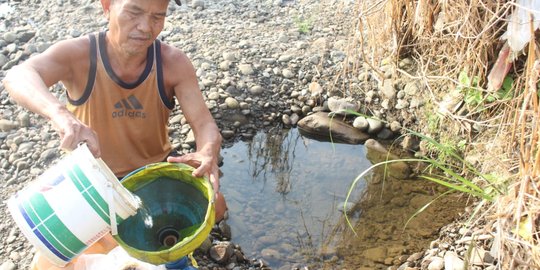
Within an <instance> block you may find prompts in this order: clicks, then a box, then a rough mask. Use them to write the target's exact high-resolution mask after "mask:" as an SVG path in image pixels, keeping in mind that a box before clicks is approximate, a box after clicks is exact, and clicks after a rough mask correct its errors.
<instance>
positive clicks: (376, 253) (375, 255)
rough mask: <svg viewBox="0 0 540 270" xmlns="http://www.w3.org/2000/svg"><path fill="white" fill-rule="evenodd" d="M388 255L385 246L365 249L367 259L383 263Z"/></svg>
mask: <svg viewBox="0 0 540 270" xmlns="http://www.w3.org/2000/svg"><path fill="white" fill-rule="evenodd" d="M386 256H387V249H386V248H385V247H375V248H370V249H367V250H365V251H364V257H365V258H366V259H367V260H371V261H374V262H379V263H382V262H384V259H385V258H386Z"/></svg>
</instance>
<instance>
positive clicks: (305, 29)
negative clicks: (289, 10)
mask: <svg viewBox="0 0 540 270" xmlns="http://www.w3.org/2000/svg"><path fill="white" fill-rule="evenodd" d="M294 23H295V24H296V27H297V28H298V31H299V32H300V33H302V34H307V33H309V32H310V31H311V29H312V28H313V21H312V19H311V18H307V19H306V18H304V17H298V16H296V17H294Z"/></svg>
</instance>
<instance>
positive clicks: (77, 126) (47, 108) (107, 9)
mask: <svg viewBox="0 0 540 270" xmlns="http://www.w3.org/2000/svg"><path fill="white" fill-rule="evenodd" d="M100 1H101V5H102V7H103V11H104V13H105V16H106V17H107V19H108V21H109V23H108V29H107V30H106V31H103V32H100V33H96V34H90V35H88V36H84V37H79V38H74V39H69V40H63V41H60V42H58V43H56V44H54V45H53V46H51V47H50V48H49V49H48V50H47V51H45V52H44V53H42V54H40V55H37V56H35V57H32V58H30V59H29V60H28V61H26V62H24V63H22V64H21V65H19V66H16V67H14V68H13V69H11V70H10V71H9V72H8V73H7V75H6V78H5V80H4V84H5V87H6V89H7V90H8V91H9V94H10V96H11V97H12V98H13V99H14V100H15V101H16V102H17V103H18V104H20V105H21V106H23V107H25V108H27V109H29V110H31V111H33V112H36V113H38V114H40V115H42V116H44V117H46V118H47V119H49V120H50V122H51V123H52V125H53V127H54V128H55V130H56V131H57V132H58V134H59V135H60V139H61V147H62V148H64V149H68V150H69V149H74V148H75V147H76V146H77V145H78V144H79V143H80V142H86V143H87V145H88V147H89V149H90V150H91V151H92V153H93V154H94V155H95V156H96V157H101V158H102V159H103V160H104V161H105V163H106V164H107V165H108V166H109V167H110V168H111V170H112V171H113V172H114V173H115V174H116V176H117V177H119V178H120V177H123V176H124V175H126V174H128V173H129V172H131V171H133V170H135V169H137V168H139V167H141V166H143V165H146V164H149V163H153V162H159V161H164V160H167V161H169V162H183V163H187V164H190V165H192V166H194V167H196V169H195V170H194V171H193V175H194V176H197V177H199V176H207V177H208V178H209V179H210V181H211V182H212V184H213V187H214V190H215V191H216V220H221V219H222V218H223V215H224V212H225V210H226V206H225V200H224V198H223V196H222V195H221V194H220V193H219V168H218V156H219V151H220V149H221V135H220V132H219V129H218V127H217V125H216V123H215V121H214V119H213V118H212V115H211V114H210V112H209V111H208V109H207V107H206V105H205V102H204V100H203V97H202V95H201V91H200V89H199V87H198V83H197V77H196V75H195V71H194V68H193V66H192V64H191V62H190V60H189V59H188V57H187V56H186V55H185V54H184V53H183V52H182V51H181V50H179V49H177V48H174V47H172V46H169V45H167V44H164V43H162V42H160V41H159V40H157V39H156V38H157V36H158V35H159V33H160V32H161V31H162V30H163V27H164V22H165V17H166V12H167V7H168V4H169V0H100ZM175 1H177V0H175ZM58 82H62V83H63V85H64V86H65V87H66V89H67V94H68V102H67V104H63V103H61V102H60V101H59V100H58V99H56V98H55V97H54V96H53V95H52V94H51V93H50V92H49V87H50V86H52V85H54V84H56V83H58ZM174 98H176V99H177V100H178V102H179V104H180V108H181V109H182V112H183V114H184V115H185V117H186V119H187V121H188V123H189V124H190V126H191V128H192V129H193V132H194V134H195V140H196V144H197V149H196V152H193V153H189V154H186V155H184V156H179V157H173V156H169V155H170V153H171V150H172V149H171V144H170V142H169V137H168V131H167V124H168V118H169V114H170V112H171V110H172V109H173V108H174V105H175V102H174ZM115 246H116V243H115V242H114V240H113V239H112V238H111V237H110V236H107V237H104V238H102V239H101V240H100V241H99V242H98V243H96V244H95V245H94V246H92V247H90V248H89V249H88V250H87V252H103V253H105V252H107V251H109V250H111V249H112V248H113V247H115ZM70 265H72V264H68V267H70ZM38 266H39V269H54V267H53V266H52V265H48V263H47V262H46V261H44V260H42V259H40V260H38ZM49 267H50V268H49Z"/></svg>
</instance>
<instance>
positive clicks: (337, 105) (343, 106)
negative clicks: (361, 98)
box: [328, 97, 360, 115]
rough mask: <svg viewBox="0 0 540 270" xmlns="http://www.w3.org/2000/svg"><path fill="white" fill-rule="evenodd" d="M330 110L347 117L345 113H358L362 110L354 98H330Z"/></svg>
mask: <svg viewBox="0 0 540 270" xmlns="http://www.w3.org/2000/svg"><path fill="white" fill-rule="evenodd" d="M328 108H329V109H330V111H331V112H335V113H338V114H342V115H346V114H348V113H346V112H344V111H346V110H347V111H353V112H357V111H358V110H359V109H360V104H359V103H358V102H356V101H355V100H354V99H352V98H336V97H330V98H328Z"/></svg>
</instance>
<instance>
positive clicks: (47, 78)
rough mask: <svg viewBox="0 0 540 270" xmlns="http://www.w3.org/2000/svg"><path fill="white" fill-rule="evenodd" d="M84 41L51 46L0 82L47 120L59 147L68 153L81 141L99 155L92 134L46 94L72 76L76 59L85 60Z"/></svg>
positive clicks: (15, 98) (69, 79) (59, 103)
mask: <svg viewBox="0 0 540 270" xmlns="http://www.w3.org/2000/svg"><path fill="white" fill-rule="evenodd" d="M87 40H88V39H86V42H84V38H79V39H75V40H66V41H61V42H59V43H57V44H55V45H53V46H51V47H50V48H49V49H47V50H46V51H45V52H44V53H42V54H40V55H37V56H34V57H32V58H30V59H28V60H27V61H26V62H24V63H22V64H20V65H18V66H15V67H13V68H12V69H11V70H9V71H8V72H7V74H6V77H5V78H4V80H3V83H4V86H5V88H6V89H7V91H8V93H9V95H10V97H11V98H12V99H13V100H14V101H15V102H17V103H18V104H19V105H21V106H23V107H25V108H27V109H28V110H30V111H32V112H35V113H38V114H40V115H42V116H43V117H45V118H47V119H48V120H50V121H51V123H52V125H53V127H54V128H55V130H56V131H57V132H58V133H59V135H60V139H61V146H60V147H61V148H64V149H68V150H71V149H74V148H75V147H76V146H77V144H78V143H80V142H82V141H85V142H87V144H88V147H89V148H90V151H92V153H94V155H95V156H99V155H100V151H99V145H98V142H97V136H96V135H95V133H94V132H93V131H92V130H91V129H90V128H89V127H87V126H86V125H84V124H83V123H81V122H80V121H79V120H77V119H76V118H75V117H74V116H73V114H71V113H70V112H69V111H68V110H67V109H66V107H65V105H64V104H62V103H61V102H60V101H59V100H58V99H57V98H56V97H55V96H54V95H53V94H52V93H51V92H50V91H49V87H50V86H52V85H54V84H55V83H57V82H59V81H66V82H70V81H72V80H73V79H74V78H75V77H76V76H75V73H76V71H75V70H74V67H76V66H80V63H79V62H78V61H81V60H80V59H85V58H86V59H88V47H89V46H88V45H86V46H85V44H87V43H88V41H87ZM85 50H86V53H84V52H85ZM84 57H85V58H84Z"/></svg>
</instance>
